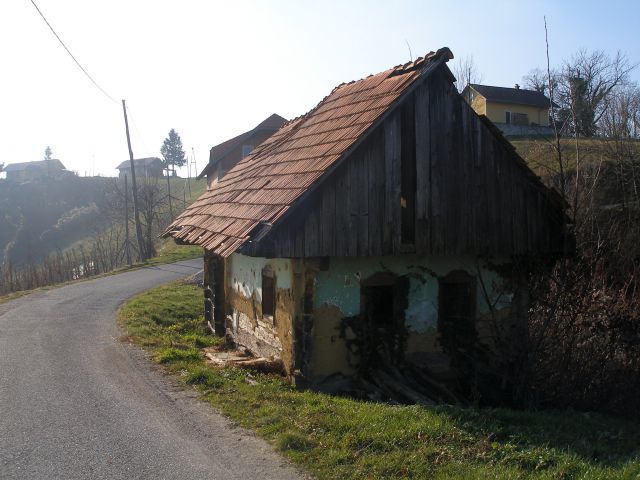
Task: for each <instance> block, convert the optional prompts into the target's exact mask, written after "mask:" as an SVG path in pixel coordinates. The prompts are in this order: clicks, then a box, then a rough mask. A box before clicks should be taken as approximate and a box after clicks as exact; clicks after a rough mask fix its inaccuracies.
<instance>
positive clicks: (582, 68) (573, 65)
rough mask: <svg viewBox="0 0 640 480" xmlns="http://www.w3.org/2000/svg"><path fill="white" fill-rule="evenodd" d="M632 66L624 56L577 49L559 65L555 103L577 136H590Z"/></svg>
mask: <svg viewBox="0 0 640 480" xmlns="http://www.w3.org/2000/svg"><path fill="white" fill-rule="evenodd" d="M635 66H636V65H634V64H631V63H630V62H629V59H628V58H627V56H626V55H624V54H622V53H621V52H617V53H616V54H615V55H614V56H613V57H611V56H609V55H607V54H606V53H605V52H603V51H600V50H596V51H594V52H591V53H589V52H587V51H586V50H580V51H579V52H578V53H576V54H575V55H573V57H571V59H570V60H567V61H565V62H564V64H563V65H562V68H561V69H560V73H559V75H558V77H557V79H558V88H557V97H556V99H557V103H558V104H559V105H560V112H559V115H560V119H561V121H563V120H564V123H567V125H569V126H570V127H571V129H572V131H575V132H576V133H577V134H578V135H580V136H584V137H593V136H594V135H596V134H597V133H598V123H599V122H600V119H601V118H602V116H603V115H604V113H605V112H606V110H607V107H608V105H609V103H608V101H607V100H608V99H609V97H610V96H611V95H613V94H614V93H615V90H616V89H618V88H622V87H624V86H627V85H628V84H629V74H630V73H631V71H632V70H633V69H634V68H635Z"/></svg>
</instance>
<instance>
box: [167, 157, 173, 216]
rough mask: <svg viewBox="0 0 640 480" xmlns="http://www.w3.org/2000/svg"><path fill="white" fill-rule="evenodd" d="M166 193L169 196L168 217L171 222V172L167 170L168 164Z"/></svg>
mask: <svg viewBox="0 0 640 480" xmlns="http://www.w3.org/2000/svg"><path fill="white" fill-rule="evenodd" d="M167 193H168V194H169V216H170V217H171V221H172V222H173V206H172V204H171V171H170V170H169V164H168V163H167Z"/></svg>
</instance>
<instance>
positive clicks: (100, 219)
mask: <svg viewBox="0 0 640 480" xmlns="http://www.w3.org/2000/svg"><path fill="white" fill-rule="evenodd" d="M130 188H131V187H130V185H129V189H130ZM204 188H205V182H204V181H203V180H201V181H195V180H191V195H189V189H188V186H187V185H186V181H185V179H182V178H174V179H172V180H171V190H172V191H171V194H172V195H171V196H172V198H173V202H172V203H173V211H174V215H176V214H177V212H180V211H181V210H182V209H183V208H184V205H185V203H189V202H190V201H191V199H193V198H196V197H197V196H198V195H199V194H201V193H202V192H203V191H204ZM140 189H141V195H145V201H146V200H147V199H148V200H149V201H148V204H147V205H146V206H147V207H151V210H153V211H152V212H151V211H150V212H148V217H149V218H150V217H155V222H156V226H157V227H156V228H160V227H161V226H162V224H163V223H164V222H166V221H168V218H167V219H166V220H165V219H164V216H165V215H166V214H165V210H167V214H168V209H167V202H166V200H167V195H166V189H167V184H166V181H165V180H164V179H160V181H159V182H157V183H156V182H149V181H144V180H143V181H142V182H141V186H140ZM147 210H149V208H147ZM124 214H125V210H124V182H123V181H121V180H119V179H117V178H105V177H75V176H73V177H65V178H61V179H59V180H55V181H49V182H27V183H15V182H11V181H7V180H0V260H1V262H0V263H1V264H3V265H8V264H12V265H15V266H20V265H24V264H27V263H29V264H33V263H38V262H40V261H41V260H42V259H43V258H44V257H46V256H47V255H49V254H50V253H52V252H55V251H59V250H66V249H69V248H70V247H72V246H82V247H83V248H88V247H89V246H90V245H91V244H92V243H94V242H95V240H96V237H98V236H99V235H101V234H104V232H109V231H110V230H113V229H122V228H123V225H124ZM129 218H130V220H132V219H133V208H132V202H131V194H129ZM156 228H154V230H155V229H156ZM131 231H132V232H133V231H134V230H133V229H132V230H131Z"/></svg>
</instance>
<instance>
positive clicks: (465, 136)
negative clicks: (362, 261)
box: [252, 72, 564, 257]
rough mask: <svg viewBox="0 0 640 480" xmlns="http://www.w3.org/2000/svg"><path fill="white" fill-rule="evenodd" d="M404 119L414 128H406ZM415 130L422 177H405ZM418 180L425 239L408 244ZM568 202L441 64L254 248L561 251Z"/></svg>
mask: <svg viewBox="0 0 640 480" xmlns="http://www.w3.org/2000/svg"><path fill="white" fill-rule="evenodd" d="M407 102H411V105H410V106H409V107H407V105H406V103H407ZM407 112H411V113H410V115H411V116H412V118H411V119H410V121H409V120H408V119H407ZM403 115H404V118H403ZM403 125H405V127H406V126H407V125H408V126H410V131H409V132H407V131H405V132H403V131H402V126H403ZM407 134H408V135H410V139H411V141H412V142H413V145H415V154H413V155H414V158H415V162H416V163H415V170H413V172H414V173H413V174H414V175H415V176H416V178H415V179H411V180H410V182H409V183H407V182H405V183H404V184H403V179H402V171H403V163H402V159H403V154H404V155H406V154H407V150H410V148H408V147H407V143H406V138H407ZM403 145H404V149H405V151H404V152H403ZM409 145H411V144H409ZM412 161H413V160H412ZM404 171H405V172H406V171H407V167H406V164H405V168H404ZM405 180H406V179H405ZM411 182H414V184H415V188H416V192H415V205H413V207H412V212H413V215H414V216H415V240H414V241H413V242H412V243H411V244H410V245H407V244H403V243H402V231H403V230H402V221H403V220H402V206H401V194H402V193H401V192H402V188H403V185H404V188H405V190H406V188H407V185H411ZM558 205H559V204H558V202H557V201H555V200H552V197H551V195H550V194H549V192H548V191H547V190H546V189H545V188H543V187H541V185H540V183H539V182H537V181H536V180H535V179H534V178H533V176H532V173H531V172H530V171H529V170H528V169H527V168H526V167H525V166H524V165H523V164H522V161H521V160H520V159H519V158H518V157H517V156H516V154H515V153H514V151H513V149H512V148H510V147H509V146H508V145H507V144H506V143H505V140H504V139H502V138H500V137H498V136H496V134H495V132H493V131H491V129H490V128H489V127H488V126H487V125H486V124H485V123H484V121H483V120H482V119H481V118H480V117H478V115H477V114H476V113H475V112H474V111H473V110H472V109H471V107H470V106H469V105H467V103H466V102H464V101H463V99H462V97H460V95H458V93H457V91H456V90H455V87H454V85H453V84H452V83H451V80H450V78H449V77H447V76H446V75H445V74H444V72H437V73H436V74H434V75H431V76H430V77H428V78H427V79H426V81H425V82H424V83H423V84H422V85H420V86H419V87H418V88H416V89H415V91H414V92H413V93H412V94H411V95H409V96H408V97H407V98H406V100H405V101H404V102H403V103H402V104H400V105H398V106H397V107H396V108H395V110H394V111H393V112H391V113H390V115H388V116H387V118H386V119H385V121H384V122H383V123H382V124H381V125H380V126H379V127H378V128H376V129H375V130H374V131H373V132H371V133H370V134H369V135H368V137H367V138H366V139H365V141H364V142H363V143H362V144H361V145H360V146H359V147H358V148H357V149H356V150H355V151H354V152H353V153H352V154H351V155H350V156H349V157H347V158H346V159H345V160H344V161H343V163H342V164H341V165H340V166H338V168H336V169H335V170H334V171H333V172H332V173H331V174H330V176H329V177H328V178H326V179H324V180H322V184H321V185H320V186H319V188H318V189H317V190H315V191H314V192H313V193H312V194H311V195H310V196H309V197H307V198H306V199H304V200H302V201H301V204H300V205H299V206H298V207H296V209H295V211H294V212H293V213H292V214H291V215H290V216H289V217H288V218H286V219H284V220H283V221H282V222H280V223H279V224H278V225H277V226H276V227H275V228H274V229H273V230H272V231H271V232H270V233H269V235H268V236H267V237H266V238H265V239H264V240H262V241H261V242H260V243H259V245H254V249H253V250H252V253H253V254H256V255H264V256H275V257H322V256H374V255H376V256H377V255H399V254H409V253H416V254H430V255H457V254H486V255H492V254H503V255H517V254H536V253H550V252H561V251H562V242H563V228H564V225H563V213H562V211H561V209H560V208H559V206H558ZM405 222H406V218H405Z"/></svg>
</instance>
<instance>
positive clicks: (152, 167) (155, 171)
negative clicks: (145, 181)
mask: <svg viewBox="0 0 640 480" xmlns="http://www.w3.org/2000/svg"><path fill="white" fill-rule="evenodd" d="M133 163H134V165H135V169H136V176H137V177H138V178H160V177H162V170H163V168H164V166H163V165H164V164H163V163H162V160H160V159H159V158H158V157H147V158H134V159H133ZM116 168H117V169H118V172H119V174H118V176H119V177H120V178H122V177H124V176H125V175H126V176H128V177H129V178H131V160H125V161H124V162H122V163H121V164H120V165H118V166H117V167H116Z"/></svg>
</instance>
